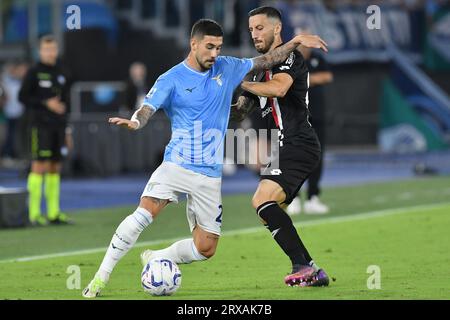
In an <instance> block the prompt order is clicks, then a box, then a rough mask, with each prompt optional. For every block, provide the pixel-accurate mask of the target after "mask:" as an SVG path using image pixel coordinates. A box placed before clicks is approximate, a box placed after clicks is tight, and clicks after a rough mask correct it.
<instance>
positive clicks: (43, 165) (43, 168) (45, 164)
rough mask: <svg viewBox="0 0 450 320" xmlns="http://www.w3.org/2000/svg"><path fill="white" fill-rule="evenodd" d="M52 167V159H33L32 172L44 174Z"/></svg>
mask: <svg viewBox="0 0 450 320" xmlns="http://www.w3.org/2000/svg"><path fill="white" fill-rule="evenodd" d="M49 169H50V161H44V160H33V161H32V162H31V172H33V173H36V174H44V173H46V172H48V171H49Z"/></svg>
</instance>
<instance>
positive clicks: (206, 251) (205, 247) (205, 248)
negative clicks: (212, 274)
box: [196, 243, 216, 259]
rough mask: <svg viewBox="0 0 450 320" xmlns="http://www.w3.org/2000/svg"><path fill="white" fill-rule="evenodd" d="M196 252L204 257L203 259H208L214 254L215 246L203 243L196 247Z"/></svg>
mask: <svg viewBox="0 0 450 320" xmlns="http://www.w3.org/2000/svg"><path fill="white" fill-rule="evenodd" d="M196 247H197V250H198V252H199V253H200V254H201V255H202V256H204V257H205V258H207V259H209V258H211V257H212V256H214V254H215V253H216V246H215V245H213V244H209V243H203V244H200V245H198V246H197V245H196Z"/></svg>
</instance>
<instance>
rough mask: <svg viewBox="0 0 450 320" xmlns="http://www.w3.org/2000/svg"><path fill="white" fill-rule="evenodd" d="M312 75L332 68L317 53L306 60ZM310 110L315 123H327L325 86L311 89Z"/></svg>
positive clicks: (313, 53)
mask: <svg viewBox="0 0 450 320" xmlns="http://www.w3.org/2000/svg"><path fill="white" fill-rule="evenodd" d="M306 63H307V66H308V70H309V73H310V74H313V73H315V72H327V71H330V67H329V65H328V63H327V62H326V60H325V59H324V58H323V56H322V55H321V54H318V53H316V52H315V51H312V52H311V56H310V57H309V59H308V60H306ZM309 110H310V112H311V118H312V120H313V122H314V123H319V122H320V123H321V122H324V121H325V89H324V86H323V85H315V86H312V87H310V88H309Z"/></svg>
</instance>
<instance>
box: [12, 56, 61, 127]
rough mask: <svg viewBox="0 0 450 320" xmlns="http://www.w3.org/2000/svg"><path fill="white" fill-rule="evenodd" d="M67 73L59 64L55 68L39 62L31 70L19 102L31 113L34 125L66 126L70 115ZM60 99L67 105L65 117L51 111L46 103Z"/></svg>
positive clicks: (20, 93)
mask: <svg viewBox="0 0 450 320" xmlns="http://www.w3.org/2000/svg"><path fill="white" fill-rule="evenodd" d="M67 78H68V77H67V72H65V70H64V69H63V67H62V66H61V65H59V64H56V65H54V66H50V65H46V64H43V63H41V62H39V63H38V64H37V65H35V66H34V67H32V68H30V70H29V71H28V73H27V74H26V76H25V79H24V81H23V83H22V87H21V89H20V91H19V100H20V102H22V103H23V104H24V105H25V106H26V108H27V109H29V110H30V111H31V116H32V122H33V123H34V124H42V125H55V124H59V125H62V126H65V125H66V124H67V114H68V110H67V108H68V93H69V86H68V79H67ZM54 97H59V98H60V100H61V102H63V103H64V104H65V105H66V113H65V114H63V115H60V114H57V113H55V112H52V111H50V110H49V109H48V108H47V106H46V105H45V101H46V100H48V99H50V98H54Z"/></svg>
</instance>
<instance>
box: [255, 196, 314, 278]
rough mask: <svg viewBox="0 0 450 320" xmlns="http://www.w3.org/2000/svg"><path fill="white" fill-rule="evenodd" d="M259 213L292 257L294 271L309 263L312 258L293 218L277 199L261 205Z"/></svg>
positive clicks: (275, 237) (276, 239)
mask: <svg viewBox="0 0 450 320" xmlns="http://www.w3.org/2000/svg"><path fill="white" fill-rule="evenodd" d="M257 214H258V215H259V216H260V217H261V219H263V220H264V221H266V223H267V224H266V227H267V228H268V229H269V231H270V232H271V233H272V237H273V238H274V239H275V241H276V242H277V243H278V245H279V246H280V247H281V249H283V251H284V253H286V255H287V256H288V257H289V258H290V259H291V262H292V266H293V272H296V271H298V270H297V269H298V268H299V266H304V265H309V262H310V261H311V260H312V259H311V257H310V255H309V253H308V251H307V250H306V248H305V246H304V245H303V242H302V240H301V239H300V236H299V235H298V233H297V230H296V229H295V227H294V225H293V223H292V220H291V218H290V217H289V216H288V214H287V213H286V212H284V210H283V209H281V208H280V206H279V205H278V204H277V203H276V202H275V201H268V202H266V203H264V204H262V205H261V206H259V207H258V209H257Z"/></svg>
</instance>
